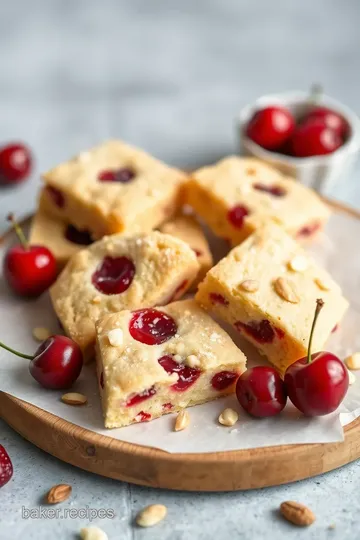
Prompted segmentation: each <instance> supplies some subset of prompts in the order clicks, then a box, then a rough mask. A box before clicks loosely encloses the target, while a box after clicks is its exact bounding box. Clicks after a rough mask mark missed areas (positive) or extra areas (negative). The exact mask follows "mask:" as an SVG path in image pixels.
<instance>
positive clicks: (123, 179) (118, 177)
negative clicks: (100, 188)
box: [98, 167, 136, 184]
mask: <svg viewBox="0 0 360 540" xmlns="http://www.w3.org/2000/svg"><path fill="white" fill-rule="evenodd" d="M135 175H136V173H135V171H133V170H132V169H130V168H129V167H123V168H122V169H118V170H115V171H112V170H108V171H102V172H100V173H99V175H98V180H100V182H120V183H121V184H128V183H129V182H131V180H132V179H133V178H134V177H135Z"/></svg>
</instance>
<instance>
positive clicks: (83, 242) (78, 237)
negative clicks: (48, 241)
mask: <svg viewBox="0 0 360 540" xmlns="http://www.w3.org/2000/svg"><path fill="white" fill-rule="evenodd" d="M65 238H66V240H69V242H72V243H73V244H79V245H80V246H88V245H89V244H92V243H93V239H92V238H91V235H90V233H89V231H80V230H79V229H77V228H76V227H74V226H73V225H68V226H67V227H66V231H65Z"/></svg>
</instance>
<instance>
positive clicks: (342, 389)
mask: <svg viewBox="0 0 360 540" xmlns="http://www.w3.org/2000/svg"><path fill="white" fill-rule="evenodd" d="M323 305H324V302H323V300H317V302H316V310H315V316H314V320H313V324H312V327H311V331H310V339H309V347H308V354H307V356H306V357H304V358H301V359H300V360H297V361H296V362H294V364H291V366H289V367H288V368H287V370H286V373H285V379H284V380H285V384H286V387H287V391H288V395H289V398H290V400H291V401H292V403H293V404H294V405H295V407H296V408H297V409H299V411H301V412H302V413H304V414H305V415H306V416H323V415H325V414H329V413H331V412H333V411H335V410H336V409H337V408H338V406H339V405H340V403H341V402H342V400H343V399H344V397H345V394H346V392H347V390H348V387H349V374H348V371H347V368H346V367H345V366H344V364H343V362H342V361H341V360H340V359H339V358H338V357H337V356H335V355H334V354H332V353H330V352H325V351H321V352H318V353H314V354H311V343H312V338H313V335H314V329H315V325H316V320H317V318H318V315H319V313H320V311H321V309H322V307H323Z"/></svg>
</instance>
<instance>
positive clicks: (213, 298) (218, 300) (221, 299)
mask: <svg viewBox="0 0 360 540" xmlns="http://www.w3.org/2000/svg"><path fill="white" fill-rule="evenodd" d="M209 299H210V302H211V303H212V304H220V305H222V306H228V305H229V301H228V300H226V298H225V296H223V295H222V294H219V293H213V292H211V293H209Z"/></svg>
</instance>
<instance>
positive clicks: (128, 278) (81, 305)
mask: <svg viewBox="0 0 360 540" xmlns="http://www.w3.org/2000/svg"><path fill="white" fill-rule="evenodd" d="M198 271H199V263H198V261H197V258H196V255H195V253H194V252H193V250H192V249H191V248H190V247H189V246H188V245H187V244H186V243H185V242H183V241H182V240H179V239H178V238H174V237H173V236H169V235H168V234H163V233H160V232H157V231H153V232H151V233H148V234H140V235H135V236H123V235H112V236H105V237H104V238H103V239H102V240H99V241H98V242H95V243H94V244H92V245H91V246H89V247H88V248H87V249H84V250H82V251H79V252H78V253H76V254H75V255H73V257H72V258H71V259H70V261H69V262H68V264H67V265H66V267H65V268H64V270H63V271H62V273H61V274H60V276H59V277H58V279H57V281H56V282H55V284H54V285H53V286H52V287H51V290H50V295H51V300H52V303H53V306H54V310H55V312H56V314H57V316H58V318H59V320H60V322H61V324H62V325H63V327H64V330H65V332H66V334H67V335H68V336H69V337H71V338H72V339H73V340H74V341H76V342H77V343H78V344H79V345H80V347H81V348H82V350H83V352H84V356H85V359H91V357H92V356H93V352H94V349H93V345H94V341H95V321H96V320H97V319H99V318H100V317H101V316H103V315H105V314H106V313H114V312H116V311H121V310H123V309H137V308H141V307H144V306H154V305H161V304H167V303H168V302H171V301H173V300H175V299H178V298H180V297H181V296H182V295H183V294H184V293H185V292H186V290H187V289H188V288H189V287H190V286H191V283H192V282H193V280H194V279H195V277H196V275H197V273H198Z"/></svg>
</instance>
